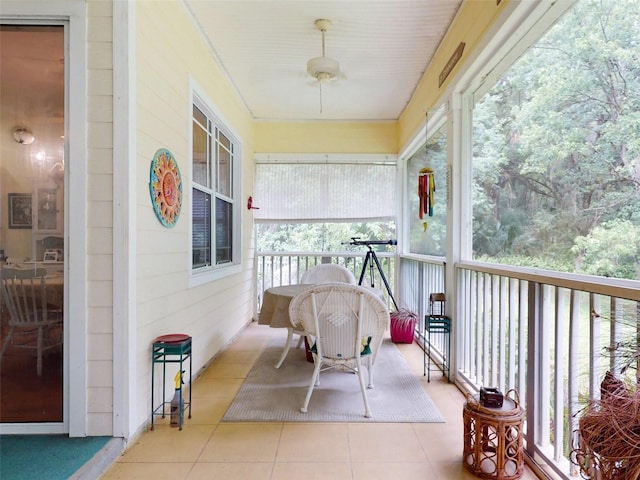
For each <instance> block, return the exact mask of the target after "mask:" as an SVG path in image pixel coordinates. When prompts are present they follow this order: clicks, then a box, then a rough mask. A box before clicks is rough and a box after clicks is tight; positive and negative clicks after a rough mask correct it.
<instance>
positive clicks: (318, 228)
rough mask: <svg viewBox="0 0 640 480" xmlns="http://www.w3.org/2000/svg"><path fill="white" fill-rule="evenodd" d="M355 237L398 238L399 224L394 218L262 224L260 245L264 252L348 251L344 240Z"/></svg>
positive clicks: (372, 238) (259, 234)
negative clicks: (396, 228) (392, 220)
mask: <svg viewBox="0 0 640 480" xmlns="http://www.w3.org/2000/svg"><path fill="white" fill-rule="evenodd" d="M352 237H360V239H361V240H392V239H393V240H395V239H396V232H395V225H394V224H393V222H366V223H365V222H363V223H297V224H259V225H258V234H257V238H258V245H257V247H258V251H262V252H344V251H350V248H351V247H349V246H347V245H344V243H348V242H350V241H351V238H352ZM383 247H384V246H380V247H376V250H378V251H381V250H382V249H383ZM358 248H359V249H361V248H362V247H358ZM385 248H386V247H385ZM389 248H391V246H389ZM393 248H395V247H393ZM365 251H366V250H365Z"/></svg>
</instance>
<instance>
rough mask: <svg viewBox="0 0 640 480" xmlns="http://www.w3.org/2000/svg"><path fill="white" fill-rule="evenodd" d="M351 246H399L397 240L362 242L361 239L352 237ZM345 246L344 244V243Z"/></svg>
mask: <svg viewBox="0 0 640 480" xmlns="http://www.w3.org/2000/svg"><path fill="white" fill-rule="evenodd" d="M348 243H349V245H366V246H369V245H397V244H398V241H397V240H360V237H351V241H350V242H348ZM343 245H344V243H343Z"/></svg>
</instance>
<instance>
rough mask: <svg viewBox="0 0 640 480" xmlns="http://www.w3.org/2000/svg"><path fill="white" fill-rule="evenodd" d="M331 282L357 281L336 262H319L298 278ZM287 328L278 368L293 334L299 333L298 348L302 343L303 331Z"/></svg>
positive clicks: (311, 282) (285, 356) (303, 280)
mask: <svg viewBox="0 0 640 480" xmlns="http://www.w3.org/2000/svg"><path fill="white" fill-rule="evenodd" d="M331 282H344V283H349V284H351V285H355V284H356V283H357V282H356V277H355V276H354V275H353V273H351V271H350V270H349V269H347V268H346V267H343V266H342V265H338V264H337V263H321V264H319V265H315V266H313V267H311V268H310V269H309V270H307V271H306V272H304V275H302V278H301V279H300V283H301V284H307V285H318V284H323V283H331ZM287 330H288V331H287V341H286V343H285V345H284V349H283V350H282V354H281V355H280V358H279V359H278V362H277V363H276V365H275V368H280V366H281V365H282V362H284V359H285V358H287V354H288V353H289V348H290V347H291V340H292V339H293V335H294V334H296V335H300V337H299V338H298V343H297V345H296V348H300V346H301V345H302V339H303V336H304V332H303V331H302V330H301V329H298V330H296V329H295V328H288V329H287Z"/></svg>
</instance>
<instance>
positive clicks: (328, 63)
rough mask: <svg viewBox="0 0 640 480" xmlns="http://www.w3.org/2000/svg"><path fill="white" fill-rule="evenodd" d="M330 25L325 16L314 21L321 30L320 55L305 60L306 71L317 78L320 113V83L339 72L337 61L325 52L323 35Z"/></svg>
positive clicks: (331, 78)
mask: <svg viewBox="0 0 640 480" xmlns="http://www.w3.org/2000/svg"><path fill="white" fill-rule="evenodd" d="M331 25H332V23H331V20H327V19H325V18H319V19H317V20H316V21H315V26H316V28H317V29H318V30H320V32H322V56H320V57H314V58H312V59H311V60H309V61H308V62H307V73H308V74H309V75H310V76H312V77H313V78H315V79H316V80H317V83H318V85H319V87H320V113H322V84H323V83H327V82H329V81H331V80H333V79H334V78H336V76H337V75H338V74H339V73H340V64H339V63H338V61H337V60H334V59H333V58H330V57H327V56H326V53H325V43H324V35H325V33H326V31H327V30H329V28H331Z"/></svg>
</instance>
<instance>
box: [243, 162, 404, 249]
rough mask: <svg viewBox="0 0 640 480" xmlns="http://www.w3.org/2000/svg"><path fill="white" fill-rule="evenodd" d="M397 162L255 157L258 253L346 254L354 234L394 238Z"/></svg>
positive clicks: (364, 236)
mask: <svg viewBox="0 0 640 480" xmlns="http://www.w3.org/2000/svg"><path fill="white" fill-rule="evenodd" d="M396 201H397V200H396V158H395V156H386V155H351V156H349V155H338V154H336V155H318V156H314V155H308V154H307V155H263V156H257V157H256V192H255V203H256V205H258V206H259V207H260V209H259V210H254V219H255V221H256V223H257V239H258V250H261V251H264V250H271V251H287V250H288V251H344V249H345V247H344V246H343V243H344V242H347V241H349V240H350V238H351V237H353V236H359V237H362V238H364V239H371V238H375V239H384V240H387V239H391V238H393V239H395V238H396V229H395V221H396Z"/></svg>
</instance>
